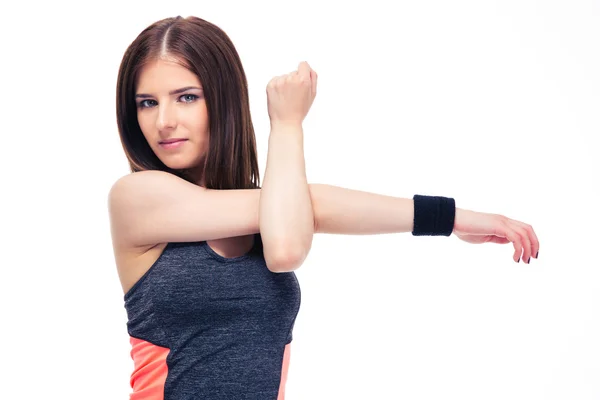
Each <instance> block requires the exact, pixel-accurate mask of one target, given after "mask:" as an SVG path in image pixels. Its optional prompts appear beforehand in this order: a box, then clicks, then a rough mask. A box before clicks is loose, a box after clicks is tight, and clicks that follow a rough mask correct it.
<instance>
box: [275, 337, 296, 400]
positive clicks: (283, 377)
mask: <svg viewBox="0 0 600 400" xmlns="http://www.w3.org/2000/svg"><path fill="white" fill-rule="evenodd" d="M291 345H292V344H291V343H288V344H286V345H285V351H284V352H283V366H282V368H281V382H280V383H279V395H278V396H277V400H285V383H286V382H287V374H288V368H289V366H290V349H291V347H290V346H291Z"/></svg>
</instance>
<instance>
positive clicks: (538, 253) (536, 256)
mask: <svg viewBox="0 0 600 400" xmlns="http://www.w3.org/2000/svg"><path fill="white" fill-rule="evenodd" d="M539 255H540V251H539V250H538V252H537V254H536V255H535V258H538V256H539Z"/></svg>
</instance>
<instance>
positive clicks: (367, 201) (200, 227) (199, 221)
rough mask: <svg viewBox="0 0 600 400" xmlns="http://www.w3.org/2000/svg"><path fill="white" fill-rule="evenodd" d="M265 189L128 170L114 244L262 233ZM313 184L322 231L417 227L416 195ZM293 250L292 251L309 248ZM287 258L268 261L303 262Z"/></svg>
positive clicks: (116, 206) (112, 211) (117, 194)
mask: <svg viewBox="0 0 600 400" xmlns="http://www.w3.org/2000/svg"><path fill="white" fill-rule="evenodd" d="M157 188H160V191H159V190H157ZM261 190H262V189H240V190H210V189H205V188H202V187H200V186H197V185H194V184H192V183H189V182H186V181H184V180H183V179H181V178H178V177H176V176H175V175H172V174H169V173H166V172H161V171H143V172H136V173H133V174H129V175H126V176H124V177H122V178H120V179H119V180H118V181H117V182H116V183H115V184H114V185H113V187H112V188H111V190H110V193H109V199H108V200H109V202H108V205H109V215H110V223H111V234H112V239H113V245H114V246H115V247H119V248H134V247H144V246H150V245H155V244H158V243H167V242H194V241H201V240H215V239H222V238H228V237H235V236H242V235H250V234H254V233H259V232H260V229H259V202H260V195H261ZM308 190H309V193H310V198H311V204H312V207H313V210H314V211H313V212H314V214H313V215H314V221H313V223H314V226H315V231H316V232H319V233H334V234H336V233H337V234H379V233H392V232H409V231H411V230H412V224H413V220H412V219H413V201H412V200H411V199H404V198H396V197H390V196H384V195H379V194H374V193H368V192H361V191H357V190H351V189H344V188H341V187H336V186H332V185H323V184H310V185H308ZM261 236H262V232H261ZM288 250H289V251H290V253H291V254H292V255H297V254H300V253H301V251H304V250H295V249H288ZM281 259H283V260H290V262H289V263H288V264H285V263H282V264H281V265H276V264H274V265H269V264H267V266H268V267H269V269H271V270H272V271H274V272H287V271H292V270H295V269H297V268H298V267H299V266H300V264H299V263H298V262H297V261H298V260H294V257H293V256H290V255H288V256H287V257H284V256H282V257H281ZM278 261H281V260H278Z"/></svg>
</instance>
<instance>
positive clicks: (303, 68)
mask: <svg viewBox="0 0 600 400" xmlns="http://www.w3.org/2000/svg"><path fill="white" fill-rule="evenodd" d="M298 75H300V77H302V78H305V79H306V81H307V82H308V81H309V80H310V66H309V65H308V63H307V62H306V61H302V62H301V63H300V64H298Z"/></svg>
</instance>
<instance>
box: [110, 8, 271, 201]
mask: <svg viewBox="0 0 600 400" xmlns="http://www.w3.org/2000/svg"><path fill="white" fill-rule="evenodd" d="M161 56H163V57H164V56H168V57H169V58H174V59H176V60H178V62H180V63H181V65H183V66H184V67H185V68H187V69H189V70H190V71H191V72H193V73H194V74H196V76H197V77H198V79H199V80H200V82H201V83H202V88H203V91H204V97H205V101H206V108H207V111H208V117H209V131H210V133H209V146H208V152H207V154H206V157H205V162H204V165H203V174H202V177H203V180H204V184H205V187H206V188H209V189H254V188H259V187H260V176H259V171H258V161H257V155H256V138H255V135H254V127H253V125H252V119H251V117H250V105H249V99H248V83H247V80H246V74H245V72H244V69H243V67H242V62H241V60H240V57H239V55H238V53H237V50H236V49H235V47H234V45H233V43H232V42H231V40H230V39H229V37H228V36H227V34H226V33H225V32H224V31H223V30H221V29H220V28H219V27H217V26H216V25H214V24H212V23H210V22H208V21H205V20H203V19H201V18H198V17H188V18H182V17H180V16H178V17H176V18H166V19H163V20H160V21H157V22H155V23H153V24H151V25H150V26H148V27H147V28H146V29H144V30H143V31H142V32H141V33H140V34H139V35H138V37H137V38H136V39H135V40H134V41H133V42H132V43H131V44H130V45H129V47H128V48H127V50H126V51H125V54H124V55H123V59H122V61H121V66H120V67H119V75H118V80H117V125H118V128H119V135H120V137H121V144H122V145H123V149H124V150H125V155H126V156H127V159H128V161H129V166H130V169H131V172H137V171H143V170H162V171H167V172H170V173H172V174H175V175H177V176H179V177H181V178H183V179H186V180H188V181H190V182H193V180H192V177H191V174H190V173H189V171H185V170H172V169H170V168H169V167H167V166H166V165H165V164H164V163H163V162H162V161H160V160H159V159H158V157H157V156H156V154H154V152H153V151H152V149H151V148H150V145H149V144H148V142H147V141H146V139H145V137H144V135H143V134H142V130H141V129H140V126H139V124H138V120H137V110H136V103H135V97H134V96H135V90H136V85H137V81H138V77H139V73H140V71H141V69H142V67H143V66H144V65H145V64H146V63H148V62H149V61H152V60H156V59H158V58H160V57H161ZM194 183H196V182H194Z"/></svg>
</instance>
